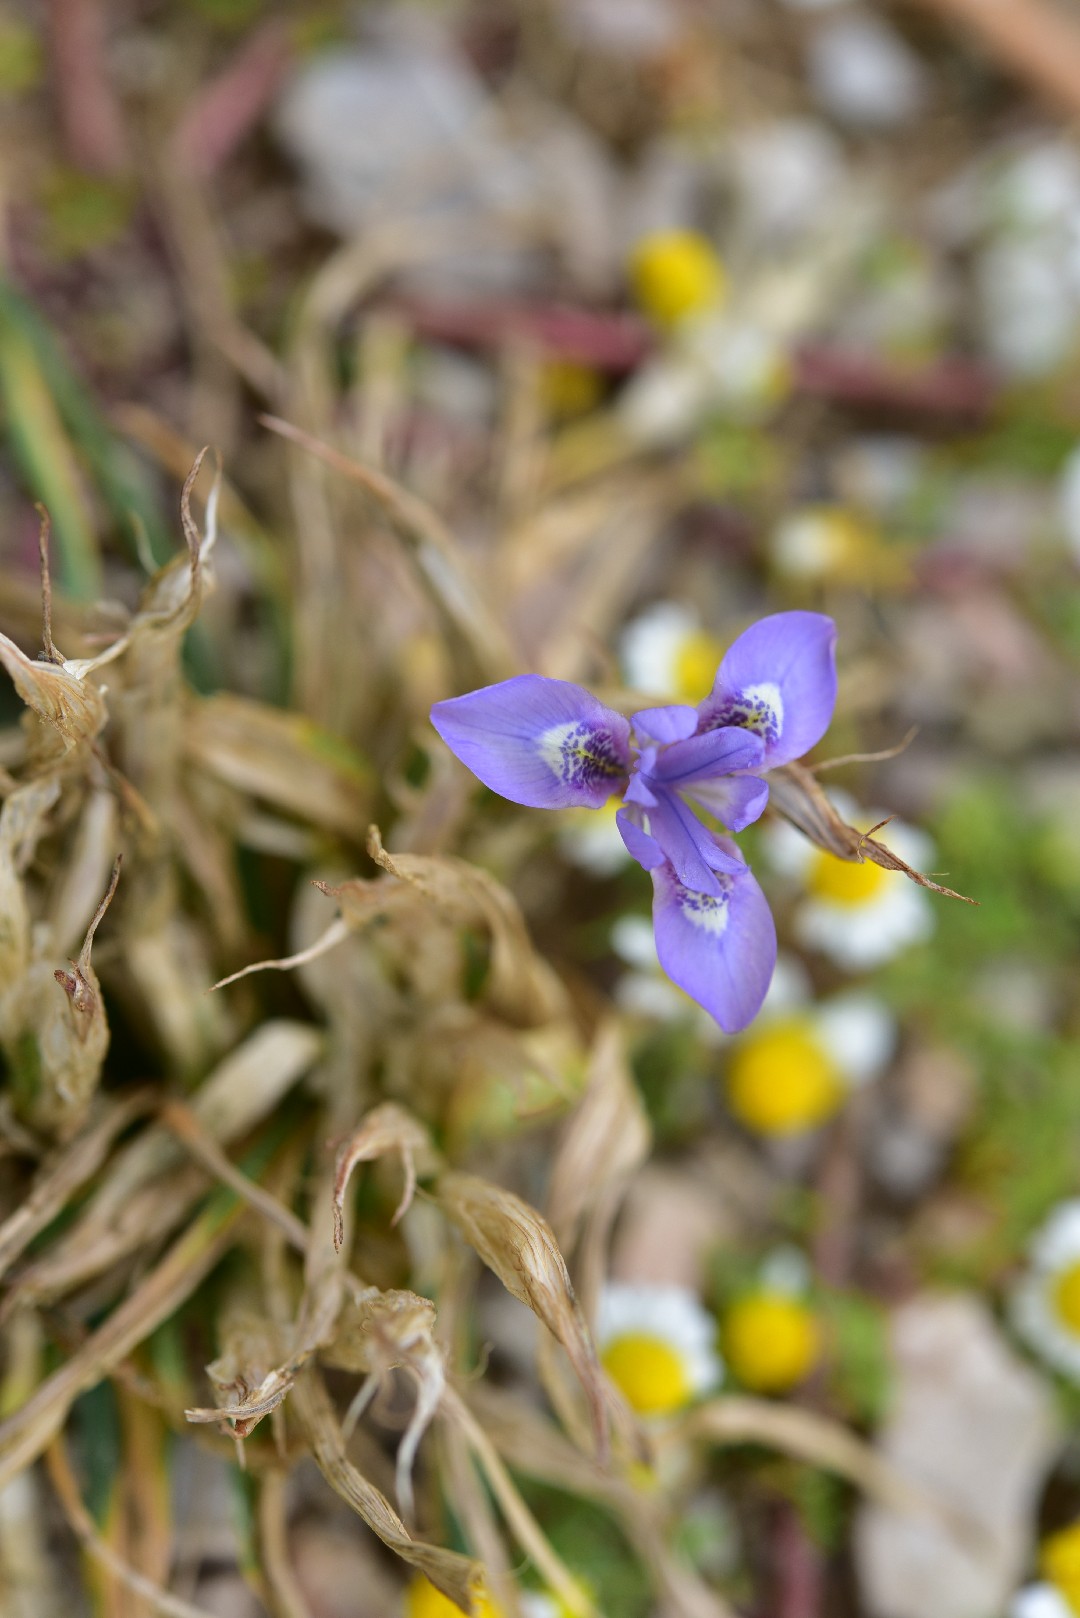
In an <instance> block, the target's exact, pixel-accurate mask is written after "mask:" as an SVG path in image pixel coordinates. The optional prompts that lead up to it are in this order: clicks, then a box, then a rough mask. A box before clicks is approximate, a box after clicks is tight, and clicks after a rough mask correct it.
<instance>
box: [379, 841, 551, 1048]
mask: <svg viewBox="0 0 1080 1618" xmlns="http://www.w3.org/2000/svg"><path fill="white" fill-rule="evenodd" d="M367 849H368V853H369V854H370V855H371V858H372V859H373V860H374V861H375V863H376V864H377V865H381V866H382V868H383V870H384V871H386V872H388V873H389V874H390V875H391V876H395V877H397V878H398V880H399V881H401V882H408V883H409V884H410V885H411V886H412V887H414V888H416V889H417V890H418V891H419V892H420V893H422V894H424V895H425V897H426V898H428V899H429V900H430V901H431V902H432V903H433V904H435V905H436V906H438V908H439V909H441V910H443V911H444V912H446V914H447V915H448V916H450V917H451V918H453V919H455V920H457V921H458V922H460V923H461V924H462V925H464V926H482V927H484V928H485V930H486V931H487V932H488V933H489V934H490V936H491V963H490V967H489V970H488V977H487V982H486V984H485V986H484V991H483V994H484V998H485V999H486V1001H487V1002H488V1004H489V1005H490V1006H491V1007H492V1009H493V1010H496V1011H498V1013H499V1014H500V1015H501V1016H503V1017H505V1018H506V1020H507V1021H508V1022H512V1023H515V1024H517V1025H518V1026H521V1027H525V1028H534V1027H537V1026H539V1025H540V1024H541V1023H545V1022H551V1021H553V1020H554V1019H555V1018H557V1017H560V1016H563V1015H565V1013H566V1009H567V1002H566V996H565V993H564V991H563V989H562V985H561V984H560V983H559V980H558V978H557V977H556V976H555V974H554V972H553V971H552V969H551V968H550V967H549V966H548V965H547V963H546V962H545V961H543V960H541V958H540V957H539V956H538V955H537V953H536V951H535V950H534V949H533V946H532V941H531V940H530V938H529V933H528V928H527V927H526V925H525V918H524V916H523V915H522V914H521V910H520V909H519V907H518V904H517V902H516V900H515V899H514V898H513V897H512V896H511V895H510V894H509V893H507V891H506V889H505V888H504V887H502V886H501V885H500V884H499V883H498V882H496V881H495V878H494V877H492V876H489V875H488V873H487V872H486V871H481V870H479V869H477V867H476V866H474V865H470V864H469V863H468V861H467V860H462V859H457V858H455V857H454V856H452V855H437V854H389V853H387V851H386V849H384V848H383V845H382V839H381V837H380V835H379V828H378V827H377V826H370V827H369V828H368V840H367Z"/></svg>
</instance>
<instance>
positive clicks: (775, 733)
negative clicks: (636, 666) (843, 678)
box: [698, 612, 836, 769]
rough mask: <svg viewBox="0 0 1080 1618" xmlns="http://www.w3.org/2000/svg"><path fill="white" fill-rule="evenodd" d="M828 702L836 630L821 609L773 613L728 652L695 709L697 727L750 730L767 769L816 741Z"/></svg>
mask: <svg viewBox="0 0 1080 1618" xmlns="http://www.w3.org/2000/svg"><path fill="white" fill-rule="evenodd" d="M835 705H836V625H835V624H834V623H833V621H832V619H831V618H826V617H825V616H824V614H822V613H820V612H777V613H774V614H773V615H772V616H771V617H769V618H762V619H761V620H760V621H759V622H758V623H756V624H751V626H750V628H749V629H748V630H746V632H745V633H744V634H742V635H740V636H739V638H738V640H737V641H736V642H735V644H734V645H733V646H731V647H730V648H729V650H728V652H727V654H726V655H725V657H724V660H723V662H722V663H721V664H720V668H719V671H718V672H717V676H716V683H715V685H714V686H713V689H712V693H711V695H710V696H708V697H706V698H705V701H704V702H703V703H702V704H701V706H700V708H699V710H698V712H699V715H700V722H699V728H700V729H701V730H715V729H717V728H718V727H719V726H721V725H740V726H743V727H744V728H745V729H747V730H751V731H755V732H756V733H757V734H758V735H759V736H761V737H762V739H763V741H764V742H765V767H766V768H767V769H772V768H774V767H775V766H776V765H778V764H786V763H788V762H789V760H791V759H793V758H801V757H802V755H803V754H804V753H807V752H809V750H810V748H811V747H813V746H814V744H815V742H819V741H820V740H821V738H822V736H824V734H825V732H826V730H827V729H828V727H829V721H830V719H831V718H832V712H833V708H834V707H835Z"/></svg>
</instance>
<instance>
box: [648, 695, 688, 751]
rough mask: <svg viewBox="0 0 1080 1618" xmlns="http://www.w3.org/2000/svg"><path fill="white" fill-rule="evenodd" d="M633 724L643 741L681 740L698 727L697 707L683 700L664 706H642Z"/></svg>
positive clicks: (663, 742)
mask: <svg viewBox="0 0 1080 1618" xmlns="http://www.w3.org/2000/svg"><path fill="white" fill-rule="evenodd" d="M632 723H633V726H634V730H635V732H636V733H637V735H638V736H639V737H640V738H641V739H642V740H643V741H650V742H659V743H661V744H662V745H663V744H665V743H668V742H681V741H684V740H685V739H686V737H688V736H692V735H693V734H694V732H695V731H696V730H697V727H698V714H697V709H696V708H690V707H687V706H686V705H685V704H684V703H681V702H671V703H668V705H667V706H666V707H664V708H642V710H641V712H640V713H636V714H635V715H634V718H633V721H632Z"/></svg>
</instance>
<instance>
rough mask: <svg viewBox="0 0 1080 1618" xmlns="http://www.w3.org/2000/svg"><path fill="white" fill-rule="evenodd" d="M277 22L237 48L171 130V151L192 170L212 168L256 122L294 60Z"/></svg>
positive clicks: (201, 172)
mask: <svg viewBox="0 0 1080 1618" xmlns="http://www.w3.org/2000/svg"><path fill="white" fill-rule="evenodd" d="M292 55H293V50H292V45H291V44H290V41H289V38H288V35H287V34H286V32H285V30H284V28H283V27H282V26H281V24H280V23H279V22H277V21H276V20H275V21H272V22H268V23H267V24H266V25H265V27H263V28H260V29H259V30H258V31H257V32H256V33H254V34H252V36H251V38H250V39H248V40H245V42H244V44H243V45H242V46H241V47H240V49H239V50H238V51H237V52H236V54H235V56H233V58H232V59H231V61H230V62H229V64H228V66H227V67H226V68H225V69H224V70H223V71H222V72H221V73H219V74H218V76H217V78H216V79H211V81H210V83H209V84H207V85H206V86H205V87H204V88H203V89H202V91H201V92H200V93H199V95H197V96H196V98H195V100H194V101H193V102H192V104H191V105H190V106H189V107H188V109H187V112H186V113H185V114H184V116H183V118H182V119H181V121H180V124H179V127H178V128H177V130H176V133H175V135H174V136H173V155H174V157H175V158H176V161H177V163H178V164H179V165H180V166H181V167H182V168H183V169H185V170H186V171H187V172H188V173H190V174H196V175H198V176H199V177H200V178H204V177H205V176H206V175H208V174H213V173H214V172H215V170H217V169H219V168H220V167H221V165H222V164H223V163H224V162H225V161H226V159H227V158H229V157H230V156H231V155H232V153H233V152H234V151H235V150H236V148H237V147H238V146H239V145H240V143H241V142H242V141H243V140H244V139H245V138H246V137H247V136H248V135H249V134H250V133H251V131H252V130H253V129H254V128H255V127H256V125H257V124H258V122H259V120H260V118H261V117H262V116H263V114H264V113H265V112H266V110H267V108H268V107H269V106H270V105H271V103H272V101H273V99H274V97H275V96H276V94H277V92H278V89H279V88H280V86H281V83H282V81H283V79H284V77H285V75H286V73H287V72H288V70H289V64H290V62H291V61H292Z"/></svg>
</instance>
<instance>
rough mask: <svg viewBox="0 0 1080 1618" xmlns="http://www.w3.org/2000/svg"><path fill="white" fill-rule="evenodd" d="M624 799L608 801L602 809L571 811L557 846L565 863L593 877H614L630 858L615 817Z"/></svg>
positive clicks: (563, 822) (560, 828)
mask: <svg viewBox="0 0 1080 1618" xmlns="http://www.w3.org/2000/svg"><path fill="white" fill-rule="evenodd" d="M621 807H622V799H621V798H618V797H616V798H609V799H608V801H607V803H605V804H602V805H601V807H600V808H599V809H572V810H570V811H569V813H568V814H566V815H564V816H563V820H562V823H561V825H560V827H559V833H558V843H559V849H560V852H561V853H562V855H563V858H564V859H567V860H569V861H570V863H571V865H576V866H577V867H578V869H579V870H582V871H588V872H589V874H590V876H596V877H605V876H614V875H615V873H616V871H621V870H622V868H623V866H624V865H625V864H627V862H628V861H629V859H630V855H629V854H628V853H627V851H626V844H625V843H624V842H623V840H622V837H621V836H620V835H619V828H618V826H617V825H616V823H615V816H616V814H617V813H618V811H619V810H620V808H621Z"/></svg>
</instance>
